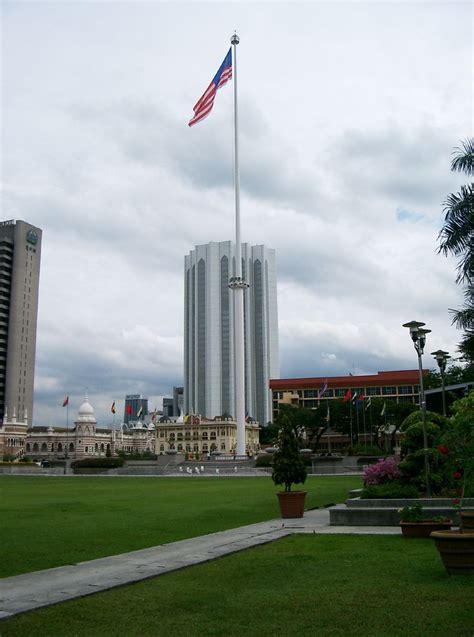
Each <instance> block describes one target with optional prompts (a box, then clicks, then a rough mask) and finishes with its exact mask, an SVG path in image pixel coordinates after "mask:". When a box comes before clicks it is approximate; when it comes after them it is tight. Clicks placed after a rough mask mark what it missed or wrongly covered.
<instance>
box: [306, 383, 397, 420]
mask: <svg viewBox="0 0 474 637" xmlns="http://www.w3.org/2000/svg"><path fill="white" fill-rule="evenodd" d="M327 388H328V383H327V381H326V382H324V383H323V385H321V388H320V389H319V390H318V400H319V399H320V398H322V397H323V396H324V394H325V393H326V390H327ZM365 399H366V396H365V395H364V394H358V393H357V392H354V394H353V393H352V390H351V389H348V390H347V392H346V394H345V396H344V402H345V403H347V402H348V401H349V400H350V401H351V402H352V403H356V402H357V404H358V406H359V405H360V404H361V403H363V402H364V400H365ZM370 407H372V397H371V396H369V399H368V400H367V404H366V405H365V411H367V409H369V408H370ZM385 414H386V404H385V403H384V404H383V408H382V411H381V412H380V415H381V416H385ZM326 419H327V420H328V421H329V403H328V415H327V416H326Z"/></svg>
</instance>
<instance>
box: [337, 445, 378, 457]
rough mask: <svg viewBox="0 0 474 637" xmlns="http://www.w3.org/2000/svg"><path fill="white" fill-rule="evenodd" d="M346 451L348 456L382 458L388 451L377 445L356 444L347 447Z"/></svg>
mask: <svg viewBox="0 0 474 637" xmlns="http://www.w3.org/2000/svg"><path fill="white" fill-rule="evenodd" d="M344 452H345V453H347V455H348V456H377V458H381V457H382V456H384V455H385V454H386V453H387V452H386V451H383V450H382V449H381V448H380V447H377V445H354V446H353V447H346V449H344Z"/></svg>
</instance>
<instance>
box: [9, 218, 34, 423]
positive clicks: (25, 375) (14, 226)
mask: <svg viewBox="0 0 474 637" xmlns="http://www.w3.org/2000/svg"><path fill="white" fill-rule="evenodd" d="M41 236H42V232H41V230H40V229H39V228H36V227H35V226H32V225H31V224H29V223H25V222H24V221H16V222H15V221H14V220H11V221H2V222H0V421H1V420H2V418H3V417H4V415H5V412H6V411H7V410H8V416H9V417H10V418H11V417H12V416H13V414H14V413H15V415H16V417H17V418H18V420H21V421H23V419H24V416H25V411H26V412H27V414H28V422H29V423H31V422H32V419H33V386H34V378H35V357H36V322H37V316H38V288H39V273H40V261H41Z"/></svg>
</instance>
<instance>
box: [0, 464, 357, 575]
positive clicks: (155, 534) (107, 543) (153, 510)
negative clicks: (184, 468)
mask: <svg viewBox="0 0 474 637" xmlns="http://www.w3.org/2000/svg"><path fill="white" fill-rule="evenodd" d="M360 486H361V479H360V478H358V477H357V476H351V477H345V476H343V477H333V476H323V477H308V479H307V481H306V484H305V486H304V488H305V489H307V490H308V496H307V502H306V508H314V507H317V506H324V505H325V504H329V503H334V502H343V501H344V500H345V499H346V497H347V492H348V491H349V490H350V489H352V488H357V487H360ZM276 491H277V487H275V486H274V484H273V482H272V481H271V479H270V478H268V479H267V478H234V477H231V478H225V477H221V478H185V477H182V478H128V477H125V478H106V477H70V478H68V477H29V476H21V477H20V476H0V529H1V531H0V532H1V541H0V576H1V577H5V576H7V575H17V574H19V573H25V572H29V571H35V570H39V569H44V568H51V567H54V566H61V565H64V564H71V563H76V562H81V561H85V560H91V559H95V558H98V557H104V556H107V555H115V554H117V553H124V552H127V551H133V550H137V549H142V548H145V547H148V546H155V545H157V544H165V543H168V542H174V541H177V540H182V539H186V538H190V537H195V536H198V535H204V534H207V533H212V532H215V531H221V530H224V529H230V528H235V527H239V526H243V525H245V524H251V523H254V522H261V521H263V520H269V519H272V518H277V517H279V510H278V503H277V498H276V496H275V492H276Z"/></svg>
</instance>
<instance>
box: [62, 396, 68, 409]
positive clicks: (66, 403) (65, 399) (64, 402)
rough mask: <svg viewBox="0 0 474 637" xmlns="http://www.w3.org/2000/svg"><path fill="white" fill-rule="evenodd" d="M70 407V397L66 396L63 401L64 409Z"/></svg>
mask: <svg viewBox="0 0 474 637" xmlns="http://www.w3.org/2000/svg"><path fill="white" fill-rule="evenodd" d="M68 405H69V396H65V397H64V400H63V407H67V406H68Z"/></svg>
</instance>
